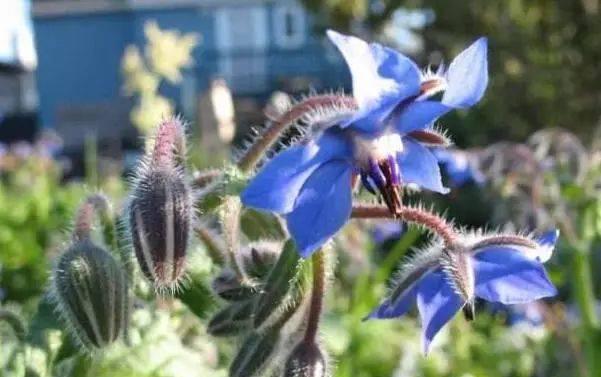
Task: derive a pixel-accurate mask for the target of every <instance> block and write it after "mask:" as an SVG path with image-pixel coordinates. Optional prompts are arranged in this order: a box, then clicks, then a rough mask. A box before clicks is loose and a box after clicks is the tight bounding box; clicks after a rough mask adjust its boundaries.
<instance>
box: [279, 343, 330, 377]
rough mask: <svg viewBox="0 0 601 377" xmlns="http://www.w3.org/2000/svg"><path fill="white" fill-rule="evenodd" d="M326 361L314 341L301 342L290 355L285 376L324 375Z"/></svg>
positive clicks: (318, 376)
mask: <svg viewBox="0 0 601 377" xmlns="http://www.w3.org/2000/svg"><path fill="white" fill-rule="evenodd" d="M325 375H326V361H325V358H324V357H323V354H322V352H321V350H320V349H319V346H318V345H317V344H315V343H314V342H306V341H302V342H300V343H299V344H298V345H297V346H296V348H294V350H293V351H292V353H291V354H290V357H288V360H287V361H286V367H285V370H284V375H283V377H324V376H325Z"/></svg>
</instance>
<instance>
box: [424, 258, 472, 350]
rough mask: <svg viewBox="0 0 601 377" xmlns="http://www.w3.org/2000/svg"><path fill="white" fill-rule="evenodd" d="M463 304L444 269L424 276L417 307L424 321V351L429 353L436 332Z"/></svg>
mask: <svg viewBox="0 0 601 377" xmlns="http://www.w3.org/2000/svg"><path fill="white" fill-rule="evenodd" d="M463 305H464V302H463V300H462V299H461V297H459V295H457V293H455V291H454V290H453V288H452V287H451V285H450V284H449V282H448V281H447V278H446V276H445V275H444V273H443V272H442V271H440V270H437V271H435V272H432V273H430V274H428V275H426V276H425V277H424V278H423V280H422V282H421V283H420V284H419V289H418V292H417V308H418V310H419V314H420V317H421V321H422V345H423V351H424V353H426V354H427V353H428V350H429V348H430V344H431V343H432V340H433V339H434V337H435V336H436V334H437V333H438V332H439V331H440V329H441V328H442V327H443V326H444V325H445V324H446V323H447V322H449V321H450V320H451V318H453V316H455V314H456V313H457V312H458V311H459V309H461V307H462V306H463Z"/></svg>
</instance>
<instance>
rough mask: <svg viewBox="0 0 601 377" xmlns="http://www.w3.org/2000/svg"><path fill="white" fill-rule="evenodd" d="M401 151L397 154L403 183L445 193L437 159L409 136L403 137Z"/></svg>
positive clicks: (446, 191) (447, 190)
mask: <svg viewBox="0 0 601 377" xmlns="http://www.w3.org/2000/svg"><path fill="white" fill-rule="evenodd" d="M403 148H404V149H403V152H401V153H399V154H398V156H397V159H398V162H399V167H400V169H401V180H402V181H403V183H404V184H409V183H413V184H416V185H418V186H419V187H421V188H424V189H427V190H431V191H435V192H439V193H441V194H446V193H448V192H449V189H447V188H446V187H444V186H443V185H442V179H441V177H440V168H439V166H438V160H436V157H434V155H433V154H432V152H430V151H429V150H428V149H427V148H426V147H424V146H423V145H421V144H420V143H418V142H416V141H414V140H412V139H411V138H409V137H404V138H403Z"/></svg>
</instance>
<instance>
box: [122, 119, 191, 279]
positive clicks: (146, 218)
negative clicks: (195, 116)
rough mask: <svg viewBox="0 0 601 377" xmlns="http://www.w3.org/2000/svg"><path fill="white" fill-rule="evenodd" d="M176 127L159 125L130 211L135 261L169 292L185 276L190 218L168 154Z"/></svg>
mask: <svg viewBox="0 0 601 377" xmlns="http://www.w3.org/2000/svg"><path fill="white" fill-rule="evenodd" d="M180 128H181V124H180V123H179V122H178V121H177V120H170V121H166V122H163V123H162V124H161V125H160V127H159V130H158V132H157V137H156V141H155V146H154V150H153V151H152V154H150V156H148V157H147V162H146V163H145V164H143V168H142V169H141V172H140V173H139V174H138V177H137V180H136V182H135V187H134V190H133V197H132V199H131V204H130V208H129V224H130V228H131V234H132V240H133V245H134V250H135V254H136V258H137V260H138V263H139V265H140V268H141V270H142V272H143V273H144V275H145V276H146V277H147V278H148V279H149V280H150V281H152V282H153V283H154V285H155V287H156V288H157V289H159V290H162V289H174V288H175V287H176V286H177V285H178V283H179V282H180V280H181V278H182V276H183V274H184V265H185V257H186V249H187V244H188V237H189V227H190V223H191V217H192V200H191V190H190V188H189V186H188V184H187V182H186V181H185V179H184V175H183V171H182V169H181V168H180V167H178V166H177V165H178V164H177V161H176V158H175V157H176V156H175V155H174V153H173V151H174V150H176V149H177V148H180V147H179V145H180V144H181V143H182V142H181V141H178V140H179V138H178V135H179V133H181V132H182V131H181V129H180Z"/></svg>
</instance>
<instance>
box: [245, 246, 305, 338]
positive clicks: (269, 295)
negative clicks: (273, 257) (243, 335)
mask: <svg viewBox="0 0 601 377" xmlns="http://www.w3.org/2000/svg"><path fill="white" fill-rule="evenodd" d="M299 261H300V256H299V254H298V252H297V251H296V247H295V245H294V242H293V241H292V240H289V241H288V242H287V243H286V245H284V248H283V250H282V253H281V254H280V257H279V259H278V261H277V263H276V264H275V265H274V266H273V268H272V269H271V271H270V272H269V275H268V276H267V280H266V282H265V287H264V289H263V292H261V295H260V296H259V301H258V303H257V307H256V311H255V318H254V321H255V328H258V327H259V326H261V324H263V322H265V320H267V318H269V316H270V315H271V314H272V313H274V312H276V311H277V309H278V308H279V307H280V305H281V304H282V303H283V302H284V301H285V298H286V297H287V295H288V293H289V292H290V290H291V289H292V287H293V286H294V283H295V279H296V277H297V275H298V272H299V269H298V267H299Z"/></svg>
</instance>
